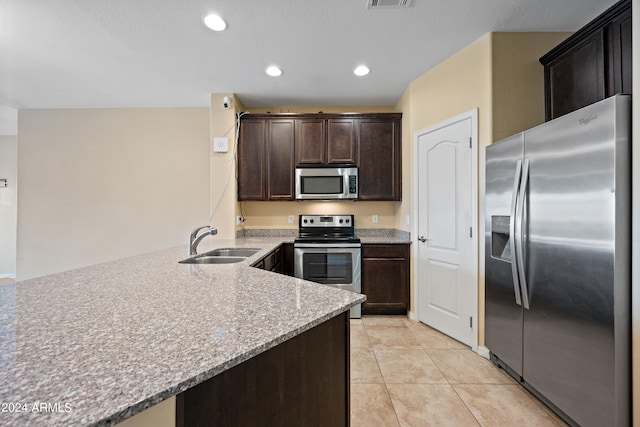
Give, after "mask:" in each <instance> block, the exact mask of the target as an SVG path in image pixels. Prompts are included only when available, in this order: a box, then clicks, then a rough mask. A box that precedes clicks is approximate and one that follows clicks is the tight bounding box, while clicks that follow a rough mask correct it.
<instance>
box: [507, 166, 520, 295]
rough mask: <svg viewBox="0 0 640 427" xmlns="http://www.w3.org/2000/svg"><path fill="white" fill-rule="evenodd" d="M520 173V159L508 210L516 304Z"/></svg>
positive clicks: (518, 292)
mask: <svg viewBox="0 0 640 427" xmlns="http://www.w3.org/2000/svg"><path fill="white" fill-rule="evenodd" d="M521 175H522V161H521V160H518V162H517V163H516V176H515V178H514V180H513V193H512V195H511V210H510V211H509V216H510V220H509V249H510V250H511V275H512V276H513V292H514V293H515V295H516V304H518V305H522V299H521V298H520V282H519V280H518V265H517V262H516V258H517V257H516V246H517V245H516V207H517V204H518V189H519V188H520V178H521Z"/></svg>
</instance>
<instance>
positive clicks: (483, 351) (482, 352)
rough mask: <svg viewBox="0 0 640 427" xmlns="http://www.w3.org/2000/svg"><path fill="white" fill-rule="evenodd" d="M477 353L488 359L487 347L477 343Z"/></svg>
mask: <svg viewBox="0 0 640 427" xmlns="http://www.w3.org/2000/svg"><path fill="white" fill-rule="evenodd" d="M477 353H478V356H482V357H484V358H485V359H487V360H488V359H489V349H488V348H487V347H485V346H483V345H479V346H478V351H477Z"/></svg>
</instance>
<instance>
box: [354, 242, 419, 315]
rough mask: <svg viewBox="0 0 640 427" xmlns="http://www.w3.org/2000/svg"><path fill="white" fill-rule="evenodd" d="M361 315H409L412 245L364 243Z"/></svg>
mask: <svg viewBox="0 0 640 427" xmlns="http://www.w3.org/2000/svg"><path fill="white" fill-rule="evenodd" d="M362 293H363V294H365V295H366V296H367V300H366V301H365V302H364V304H362V314H406V313H407V310H408V309H409V244H363V245H362Z"/></svg>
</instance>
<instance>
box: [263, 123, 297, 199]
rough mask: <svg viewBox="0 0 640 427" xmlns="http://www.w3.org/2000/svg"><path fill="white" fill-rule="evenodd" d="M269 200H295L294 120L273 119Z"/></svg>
mask: <svg viewBox="0 0 640 427" xmlns="http://www.w3.org/2000/svg"><path fill="white" fill-rule="evenodd" d="M268 147H269V155H268V170H267V174H268V183H269V185H268V190H269V200H293V198H294V194H293V174H294V157H293V153H294V150H293V148H294V121H293V120H292V119H291V120H271V121H270V122H269V138H268Z"/></svg>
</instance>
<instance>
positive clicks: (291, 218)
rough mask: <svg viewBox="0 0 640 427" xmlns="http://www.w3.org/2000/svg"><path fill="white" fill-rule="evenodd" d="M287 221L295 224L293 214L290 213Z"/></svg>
mask: <svg viewBox="0 0 640 427" xmlns="http://www.w3.org/2000/svg"><path fill="white" fill-rule="evenodd" d="M287 222H288V223H289V224H293V215H289V216H288V217H287Z"/></svg>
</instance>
